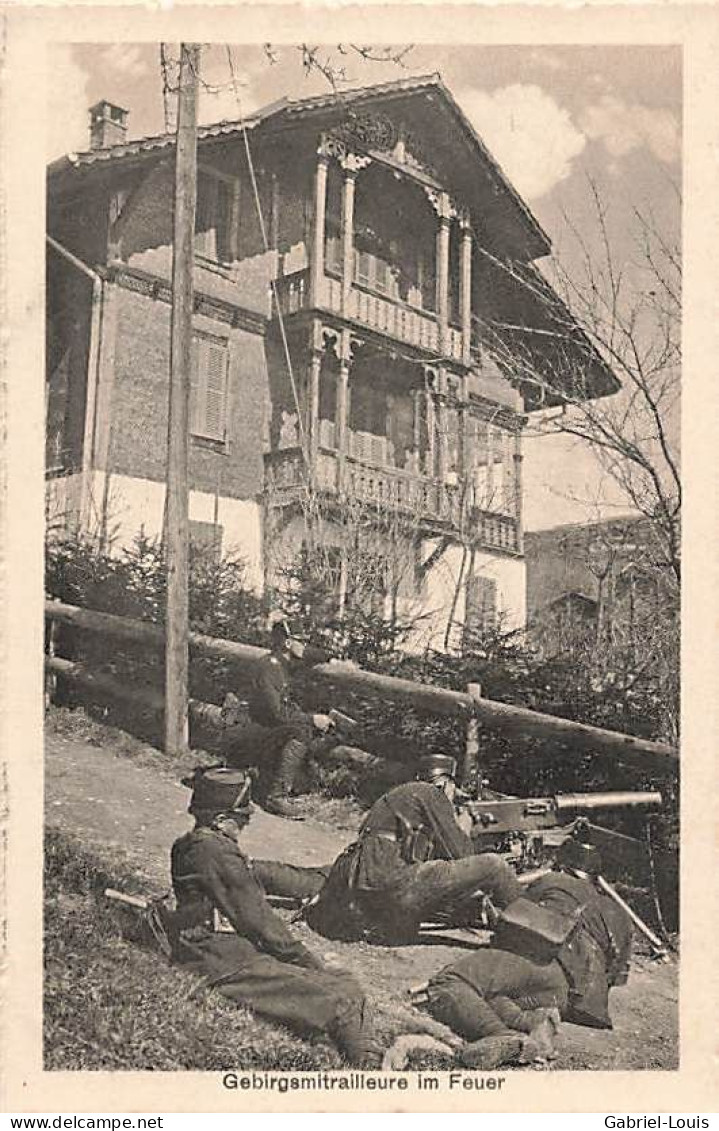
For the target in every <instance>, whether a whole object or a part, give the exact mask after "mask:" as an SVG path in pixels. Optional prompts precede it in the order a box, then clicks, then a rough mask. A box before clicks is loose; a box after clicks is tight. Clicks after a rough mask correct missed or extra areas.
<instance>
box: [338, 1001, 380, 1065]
mask: <svg viewBox="0 0 719 1131" xmlns="http://www.w3.org/2000/svg"><path fill="white" fill-rule="evenodd" d="M329 1035H330V1037H331V1038H332V1040H333V1041H334V1043H335V1044H336V1045H337V1049H338V1051H339V1052H340V1054H341V1055H342V1057H343V1058H344V1060H346V1061H347V1063H348V1064H350V1065H352V1067H353V1068H368V1069H373V1068H380V1067H381V1065H382V1057H383V1052H384V1050H383V1048H382V1044H381V1042H380V1039H379V1036H378V1034H377V1031H376V1029H375V1026H374V1021H373V1018H372V1015H371V1010H370V1007H369V1005H368V1003H367V1001H366V999H365V998H362V999H360V1000H357V999H353V1000H351V1001H349V1002H348V1003H347V1005H345V1006H343V1007H342V1009H341V1010H340V1012H339V1013H338V1014H337V1017H336V1018H335V1020H334V1022H333V1023H332V1026H331V1027H330V1030H329Z"/></svg>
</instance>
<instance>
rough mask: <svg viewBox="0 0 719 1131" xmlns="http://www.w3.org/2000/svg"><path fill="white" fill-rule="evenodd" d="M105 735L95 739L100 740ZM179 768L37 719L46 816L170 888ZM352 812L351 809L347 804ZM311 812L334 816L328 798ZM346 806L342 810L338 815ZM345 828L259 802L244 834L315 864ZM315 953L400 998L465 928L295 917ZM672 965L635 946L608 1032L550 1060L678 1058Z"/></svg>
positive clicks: (269, 854)
mask: <svg viewBox="0 0 719 1131" xmlns="http://www.w3.org/2000/svg"><path fill="white" fill-rule="evenodd" d="M100 741H102V745H99V742H100ZM183 769H184V770H186V767H182V769H178V770H175V768H174V767H170V766H169V765H168V762H167V759H166V758H165V756H164V755H161V754H160V753H159V752H157V751H154V750H153V749H152V748H151V747H143V748H140V747H139V744H137V743H136V742H134V740H132V746H131V748H130V747H129V746H127V744H125V743H124V742H122V741H119V740H118V739H117V732H111V731H108V732H107V734H106V735H104V736H103V735H102V732H101V729H100V728H98V727H97V726H94V725H93V727H92V728H88V731H87V733H83V731H82V728H80V727H78V726H74V725H68V722H67V718H66V716H63V713H62V712H58V713H51V714H50V716H49V717H48V720H47V728H46V768H45V819H46V824H47V826H48V827H50V828H58V829H60V830H62V831H64V832H66V833H70V834H72V835H73V836H75V837H78V838H79V839H80V840H82V842H83V844H84V845H85V847H86V848H88V849H95V850H98V851H101V852H102V853H103V854H105V855H107V853H108V850H109V851H110V852H111V853H112V854H113V855H115V854H116V855H117V858H118V859H121V860H123V861H130V862H131V863H132V864H133V865H134V866H135V867H136V868H137V871H138V873H139V874H141V875H142V876H143V877H144V878H145V880H146V882H147V884H148V889H149V890H153V891H154V892H158V893H159V892H162V891H164V890H167V888H168V887H169V849H170V846H171V844H172V842H173V840H174V839H175V837H177V836H179V835H180V834H182V833H183V832H185V831H186V830H187V829H188V828H189V827H190V823H191V822H190V818H189V817H188V815H187V802H188V791H187V789H186V788H185V787H184V786H182V785H181V784H180V782H179V777H180V776H181V773H182V772H183ZM350 811H351V810H350ZM320 812H321V813H324V815H326V816H328V817H329V818H330V819H332V820H333V821H334V820H336V818H337V815H338V814H337V806H334V807H333V805H332V803H328V804H327V806H325V807H324V810H323V809H322V807H320ZM347 812H348V810H347V807H345V808H344V809H342V812H341V814H340V817H341V818H342V817H343V818H344V820H345V822H347ZM351 839H352V831H351V829H350V828H344V829H338V828H337V827H334V825H330V824H328V823H323V822H322V821H320V820H317V819H313V820H307V821H304V822H295V821H286V820H283V819H282V818H279V817H274V816H272V815H270V814H267V813H265V812H264V811H262V810H261V809H259V808H258V809H257V810H256V812H255V814H254V816H253V819H252V823H251V825H250V827H249V828H248V829H247V830H246V832H245V834H244V837H243V843H244V846H245V848H246V850H247V852H248V853H249V855H251V856H255V857H257V858H273V859H278V860H285V861H287V862H289V863H294V864H309V865H312V864H314V865H317V864H323V863H326V862H327V861H329V860H332V859H334V857H335V856H336V855H337V853H338V852H339V851H340V850H341V849H342V848H343V847H344V845H345V844H347V843H348V842H349V841H350V840H351ZM295 929H296V930H297V931H298V933H299V934H301V936H302V937H303V940H304V941H305V942H306V943H307V945H308V946H310V947H311V948H312V949H313V950H315V951H316V952H317V953H319V954H321V955H323V956H325V957H329V958H330V960H332V959H333V958H334V959H336V960H337V961H339V962H340V963H341V964H342V965H343V966H344V967H346V968H350V969H352V970H353V972H354V973H355V974H356V975H357V976H358V977H359V979H360V980H361V981H362V982H363V984H364V985H365V986H366V987H367V988H368V989H369V988H371V990H372V993H373V995H375V996H376V997H377V998H379V999H380V1000H382V999H384V1000H385V1001H387V1002H389V1001H391V1000H395V1001H396V1000H397V998H398V997H399V998H400V1000H401V997H402V994H403V993H404V992H405V991H406V990H407V989H408V987H409V986H411V985H413V984H417V983H419V982H422V981H424V980H426V979H427V978H428V977H429V976H431V975H432V974H433V973H434V972H435V971H436V970H438V969H439V968H440V967H441V966H443V965H445V964H446V963H448V962H450V961H452V960H453V959H454V958H456V957H457V954H458V949H457V948H458V946H460V945H463V946H467V945H473V944H469V943H468V941H467V940H466V939H464V940H461V941H460V940H459V939H456V938H455V939H454V940H453V939H450V938H446V937H443V936H438V935H428V936H427V937H426V938H423V940H422V941H421V942H420V943H419V944H418V945H415V946H403V947H392V948H388V947H379V946H370V945H368V944H366V943H352V944H343V943H336V942H332V943H329V942H327V940H325V939H323V938H321V937H320V936H318V935H316V934H314V933H313V932H312V931H310V929H309V928H308V927H307V926H306V925H304V924H301V925H298V926H297V927H296V928H295ZM677 999H678V966H677V963H676V961H674V960H671V961H668V962H663V963H660V962H657V961H654V960H652V959H650V958H649V957H648V956H646V955H642V954H638V955H637V956H636V957H635V959H634V963H633V969H632V974H631V977H630V980H629V984H628V985H627V986H625V987H622V988H619V989H616V990H614V991H613V992H612V999H611V1012H612V1017H613V1021H614V1029H613V1031H611V1032H604V1031H599V1030H591V1029H586V1028H583V1027H579V1026H575V1025H568V1024H565V1025H563V1026H562V1032H561V1035H560V1039H559V1044H558V1052H559V1057H558V1060H557V1062H556V1064H555V1066H554V1067H555V1068H556V1069H571V1068H578V1069H587V1068H594V1069H603V1070H611V1069H621V1070H637V1069H644V1068H646V1069H674V1068H677V1067H678V1017H677V1013H678V1010H677Z"/></svg>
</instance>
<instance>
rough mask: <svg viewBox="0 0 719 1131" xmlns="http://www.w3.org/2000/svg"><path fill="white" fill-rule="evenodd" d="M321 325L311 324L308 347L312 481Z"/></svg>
mask: <svg viewBox="0 0 719 1131" xmlns="http://www.w3.org/2000/svg"><path fill="white" fill-rule="evenodd" d="M322 345H323V343H322V324H321V323H320V322H318V321H315V322H314V323H313V327H312V342H311V347H310V364H309V371H308V374H307V406H306V410H307V455H308V458H309V464H310V478H311V480H314V478H315V472H316V469H317V448H318V445H319V434H318V433H319V415H320V369H321V368H322Z"/></svg>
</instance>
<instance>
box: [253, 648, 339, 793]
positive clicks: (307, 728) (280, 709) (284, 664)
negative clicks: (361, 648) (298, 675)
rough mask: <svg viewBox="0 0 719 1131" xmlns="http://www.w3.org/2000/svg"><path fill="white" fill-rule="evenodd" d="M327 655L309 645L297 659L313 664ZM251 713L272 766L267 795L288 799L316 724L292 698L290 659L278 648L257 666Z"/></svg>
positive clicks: (262, 752)
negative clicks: (313, 724) (278, 650)
mask: <svg viewBox="0 0 719 1131" xmlns="http://www.w3.org/2000/svg"><path fill="white" fill-rule="evenodd" d="M328 658H329V657H328V655H327V653H325V652H323V651H321V650H320V649H319V648H313V647H310V646H307V645H306V646H305V648H304V651H303V654H302V658H301V660H300V661H294V662H300V663H302V664H305V665H308V666H312V665H313V664H321V663H324V662H325V661H326V660H327V659H328ZM249 714H250V719H251V720H252V722H253V723H255V724H256V726H257V731H258V734H257V735H256V738H257V741H258V742H259V745H260V755H261V760H262V762H263V763H268V764H269V765H270V766H271V772H272V774H273V779H272V782H271V784H270V785H269V787H268V790H267V797H268V799H278V798H286V797H287V796H288V795H289V794H290V793H291V792H292V786H293V785H294V782H295V779H296V777H297V774H298V773H299V770H300V768H301V766H302V764H303V762H304V760H305V757H306V755H307V749H308V746H309V744H310V742H311V741H312V736H313V726H312V715H310V714H308V713H307V712H306V711H303V710H302V708H301V707H300V706H299V704H298V703H296V702H295V700H294V699H293V697H292V689H291V681H290V661H289V660H288V659H287V658H286V657H285V656H284V655H280V654H279V653H278V652H277V651H272V652H270V654H269V656H265V658H264V659H263V660H261V661H260V663H259V665H258V668H257V672H256V675H255V678H254V681H253V685H252V691H251V694H250V702H249Z"/></svg>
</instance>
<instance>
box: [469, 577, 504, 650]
mask: <svg viewBox="0 0 719 1131" xmlns="http://www.w3.org/2000/svg"><path fill="white" fill-rule="evenodd" d="M496 623H497V582H496V581H495V580H494V578H492V577H482V576H481V575H477V576H475V577H470V578H469V579H468V581H467V590H466V609H465V614H464V645H465V647H467V646H471V644H472V642H473V640H476V638H477V637H479V636H481V635H482V634H483V633H485V632H489V631H491V630H492V629H493V628H494V627H495V626H496Z"/></svg>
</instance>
